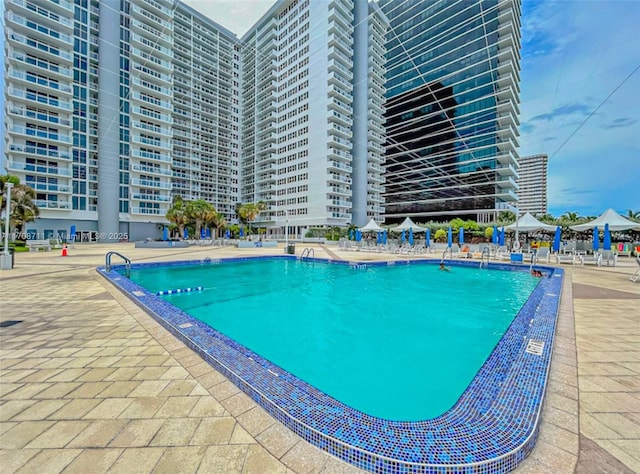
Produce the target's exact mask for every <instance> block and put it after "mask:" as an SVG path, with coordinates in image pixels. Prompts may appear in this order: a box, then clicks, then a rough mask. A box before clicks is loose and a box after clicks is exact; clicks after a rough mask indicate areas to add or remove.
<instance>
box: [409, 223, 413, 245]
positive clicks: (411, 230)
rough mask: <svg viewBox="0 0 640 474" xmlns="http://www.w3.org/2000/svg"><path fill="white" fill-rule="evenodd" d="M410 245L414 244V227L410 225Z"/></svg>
mask: <svg viewBox="0 0 640 474" xmlns="http://www.w3.org/2000/svg"><path fill="white" fill-rule="evenodd" d="M409 245H413V227H409Z"/></svg>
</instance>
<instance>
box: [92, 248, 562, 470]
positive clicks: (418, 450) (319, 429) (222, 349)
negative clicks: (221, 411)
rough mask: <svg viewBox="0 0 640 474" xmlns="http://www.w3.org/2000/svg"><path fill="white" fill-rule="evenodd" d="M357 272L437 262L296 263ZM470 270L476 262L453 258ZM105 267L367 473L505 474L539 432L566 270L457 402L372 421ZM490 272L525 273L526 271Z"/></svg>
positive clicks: (542, 285)
mask: <svg viewBox="0 0 640 474" xmlns="http://www.w3.org/2000/svg"><path fill="white" fill-rule="evenodd" d="M265 258H266V259H292V260H301V259H300V258H299V257H296V256H265V257H241V258H228V259H227V258H225V259H215V260H211V259H203V260H195V261H193V260H192V261H176V262H160V263H143V264H133V265H132V268H137V267H154V266H167V265H171V266H175V265H213V264H221V263H230V262H237V261H245V260H252V259H253V260H255V259H265ZM304 260H305V261H307V260H308V261H313V262H324V263H328V264H340V265H350V266H352V267H354V268H355V269H364V268H366V267H368V266H386V265H419V264H431V265H435V264H438V263H439V262H438V261H436V260H406V261H388V262H387V261H385V262H366V263H364V262H345V261H335V260H326V259H304ZM447 263H448V264H450V265H452V266H464V267H477V265H478V262H474V261H470V262H465V261H451V262H449V261H448V262H447ZM122 268H123V266H122V265H117V266H116V265H114V266H113V268H112V271H111V272H106V271H105V268H104V267H100V268H98V272H99V273H100V274H101V275H103V276H104V277H105V278H107V279H108V280H109V281H111V282H112V283H113V284H114V285H115V286H117V287H118V288H120V289H121V290H122V291H124V292H125V293H126V294H128V296H129V297H130V298H131V299H132V300H133V301H134V302H136V303H137V304H138V305H139V306H141V307H142V308H143V309H145V310H146V311H147V312H148V313H149V314H150V315H151V316H152V317H154V318H155V319H156V320H158V321H159V322H160V323H161V324H162V325H163V326H164V327H165V328H167V329H168V330H169V331H170V332H171V333H173V334H174V335H175V336H176V337H178V338H179V339H180V340H182V341H183V342H184V343H185V344H186V345H187V346H189V347H190V348H191V349H193V350H195V351H196V352H198V353H199V354H200V355H201V356H202V357H203V358H204V359H205V360H206V361H208V362H209V363H210V364H211V365H212V366H213V367H214V368H216V369H217V370H218V371H220V372H221V373H222V374H224V375H225V376H226V377H227V378H228V379H229V380H231V381H232V382H233V383H234V384H235V385H237V386H238V387H239V388H240V389H241V390H243V391H244V392H245V393H246V394H247V395H249V396H250V397H251V398H252V399H253V400H254V401H256V403H258V404H259V405H260V406H262V407H263V408H264V409H265V410H266V411H267V412H268V413H270V414H271V415H272V416H273V417H274V418H276V419H277V420H279V421H280V422H282V423H283V424H284V425H285V426H287V427H288V428H290V429H291V430H292V431H294V432H295V433H296V434H298V435H299V436H301V437H302V438H304V439H305V440H307V441H308V442H310V443H311V444H313V445H315V446H317V447H319V448H321V449H323V450H325V451H327V452H328V453H330V454H333V455H334V456H336V457H338V458H340V459H342V460H344V461H346V462H348V463H350V464H353V465H355V466H357V467H359V468H361V469H364V470H367V471H370V472H375V473H389V474H396V473H397V474H401V473H402V474H405V473H453V472H465V473H467V472H468V473H498V472H501V473H502V472H508V471H511V470H513V469H515V467H516V466H517V465H518V464H519V463H520V462H522V460H524V458H525V457H526V456H527V454H528V453H529V452H530V451H531V449H533V446H534V444H535V441H536V439H537V436H538V427H539V426H538V422H539V417H540V413H541V409H542V401H543V397H544V393H545V388H546V383H547V377H548V371H549V367H550V361H551V353H552V348H553V337H554V333H555V325H556V319H557V314H558V309H559V302H560V294H561V290H562V281H563V276H564V271H563V270H562V269H560V268H554V267H544V266H536V268H539V269H541V270H543V271H545V272H546V275H545V277H544V278H541V279H540V281H539V283H538V285H537V286H536V288H535V289H534V291H533V292H532V294H531V296H530V297H529V299H528V300H527V302H526V303H525V304H524V306H523V307H522V309H521V310H520V312H519V313H518V314H517V315H516V317H515V318H514V320H513V322H512V324H511V325H510V326H509V328H508V330H507V331H506V332H505V334H504V336H503V337H502V339H501V340H500V342H499V343H498V345H497V346H496V347H495V348H494V350H493V352H492V353H491V355H490V356H489V358H488V359H487V361H486V362H485V363H484V365H483V366H482V367H481V368H480V370H479V372H478V374H477V375H476V377H475V378H474V379H473V381H472V382H471V384H470V385H469V387H468V388H467V389H466V390H465V392H464V393H463V394H462V396H461V397H460V399H459V400H458V402H457V403H456V405H455V406H454V407H453V408H452V409H451V410H449V411H448V412H446V413H445V414H443V415H441V416H439V417H437V418H433V419H429V420H425V421H420V422H395V421H389V420H383V419H380V418H375V417H371V416H369V415H366V414H364V413H362V412H359V411H357V410H353V409H351V408H349V407H348V406H346V405H344V404H342V403H340V402H338V401H337V400H335V399H333V398H331V397H329V396H327V395H325V394H324V393H322V392H320V391H319V390H317V389H315V388H313V387H312V386H310V385H308V384H307V383H305V382H303V381H302V380H300V379H298V378H297V377H295V376H293V375H291V374H289V373H287V372H286V371H284V370H283V369H281V368H280V367H278V366H276V365H274V364H271V363H270V362H269V361H267V360H265V359H263V358H262V357H260V356H259V355H258V354H255V353H253V352H252V351H250V350H249V349H247V348H246V347H244V346H242V345H240V344H238V343H237V342H235V341H233V340H231V339H229V338H227V337H226V336H224V335H223V334H221V333H219V332H217V331H216V330H215V329H213V328H210V327H209V326H207V325H205V324H204V323H201V322H200V321H198V320H196V319H194V318H192V317H190V316H189V315H187V314H186V313H184V312H183V311H181V310H179V309H177V308H175V307H174V306H172V305H171V304H169V303H167V302H165V301H164V300H162V299H161V298H160V297H158V296H155V295H154V294H153V293H150V292H149V291H147V290H145V289H144V288H141V287H139V286H138V285H136V284H135V283H133V282H132V281H130V280H128V279H127V278H125V277H123V276H122V275H121V274H120V273H118V272H117V270H118V269H122ZM489 268H491V269H498V270H507V271H528V269H529V267H528V265H513V264H508V263H490V264H489Z"/></svg>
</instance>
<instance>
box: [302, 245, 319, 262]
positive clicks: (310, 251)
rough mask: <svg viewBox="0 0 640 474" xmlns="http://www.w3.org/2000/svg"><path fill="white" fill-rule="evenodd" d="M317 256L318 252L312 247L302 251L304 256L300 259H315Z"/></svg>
mask: <svg viewBox="0 0 640 474" xmlns="http://www.w3.org/2000/svg"><path fill="white" fill-rule="evenodd" d="M315 256H316V252H315V250H314V249H313V248H311V247H307V248H305V249H304V250H303V251H302V255H300V258H301V259H303V258H305V257H306V258H315Z"/></svg>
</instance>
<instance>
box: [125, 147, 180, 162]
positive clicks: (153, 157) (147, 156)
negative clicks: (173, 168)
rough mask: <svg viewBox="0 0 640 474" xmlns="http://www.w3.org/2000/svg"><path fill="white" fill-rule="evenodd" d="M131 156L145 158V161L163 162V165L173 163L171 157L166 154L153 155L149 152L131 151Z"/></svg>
mask: <svg viewBox="0 0 640 474" xmlns="http://www.w3.org/2000/svg"><path fill="white" fill-rule="evenodd" d="M131 156H134V157H136V158H143V159H145V160H155V161H162V162H163V163H171V157H170V156H169V155H166V154H164V153H151V152H148V151H142V150H138V149H133V150H131Z"/></svg>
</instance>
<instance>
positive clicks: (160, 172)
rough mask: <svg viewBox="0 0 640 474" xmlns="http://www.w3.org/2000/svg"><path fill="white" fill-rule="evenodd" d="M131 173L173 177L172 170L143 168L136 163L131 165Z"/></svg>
mask: <svg viewBox="0 0 640 474" xmlns="http://www.w3.org/2000/svg"><path fill="white" fill-rule="evenodd" d="M129 168H130V169H131V171H136V172H138V173H143V174H144V173H146V174H157V175H160V176H171V175H172V173H171V170H170V169H166V168H159V167H155V166H143V165H139V164H136V163H131V164H130V165H129Z"/></svg>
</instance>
